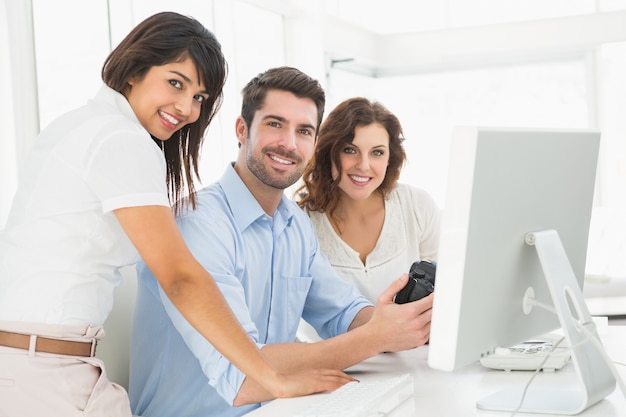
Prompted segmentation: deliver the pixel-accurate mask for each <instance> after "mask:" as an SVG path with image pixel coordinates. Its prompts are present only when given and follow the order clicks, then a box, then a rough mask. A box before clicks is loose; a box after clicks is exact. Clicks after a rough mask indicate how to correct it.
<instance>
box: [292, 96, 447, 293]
mask: <svg viewBox="0 0 626 417" xmlns="http://www.w3.org/2000/svg"><path fill="white" fill-rule="evenodd" d="M403 140H404V138H403V132H402V126H401V124H400V121H399V120H398V118H397V117H396V116H395V115H394V114H393V113H391V112H390V111H389V110H387V109H386V108H385V107H384V106H383V105H382V104H381V103H378V102H371V101H369V100H368V99H366V98H362V97H356V98H351V99H348V100H345V101H344V102H342V103H340V104H339V105H338V106H337V107H335V109H333V111H331V112H330V113H329V114H328V116H327V118H326V120H324V123H322V126H321V127H320V133H319V136H318V140H317V146H316V149H315V154H314V156H313V158H312V159H311V161H310V163H309V164H308V166H307V168H306V170H305V172H304V174H303V181H304V184H303V185H302V186H301V187H300V188H299V189H298V190H297V191H296V196H297V199H298V204H299V205H300V207H302V208H304V209H305V210H306V211H307V212H308V214H309V216H310V217H311V220H312V222H313V225H314V226H315V231H316V234H317V237H318V239H319V242H320V246H321V249H322V251H323V252H324V253H325V254H326V255H327V256H328V258H329V260H330V262H331V264H332V265H333V266H334V267H335V269H336V270H337V271H338V272H339V274H340V275H341V276H342V277H344V278H345V279H347V280H350V281H352V282H354V283H355V284H356V286H357V288H358V289H359V290H360V291H361V293H362V294H363V295H365V296H366V297H367V298H368V299H369V300H370V301H372V302H375V301H376V299H377V298H378V295H380V293H381V292H382V291H383V290H384V289H386V288H387V287H388V286H389V283H390V282H391V281H392V280H394V279H397V278H398V277H399V276H400V275H401V274H403V273H408V272H409V268H410V266H411V264H412V263H413V262H415V261H417V260H420V259H424V258H429V259H431V260H436V258H437V246H438V242H439V209H438V208H437V206H436V204H435V202H434V201H433V199H432V198H431V197H430V195H429V194H427V193H426V192H425V191H423V190H420V189H417V188H415V187H413V186H410V185H407V184H399V183H398V179H399V177H400V171H401V169H402V166H403V165H404V162H405V160H406V153H405V150H404V147H403V144H402V142H403Z"/></svg>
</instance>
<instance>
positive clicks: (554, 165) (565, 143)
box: [428, 127, 615, 414]
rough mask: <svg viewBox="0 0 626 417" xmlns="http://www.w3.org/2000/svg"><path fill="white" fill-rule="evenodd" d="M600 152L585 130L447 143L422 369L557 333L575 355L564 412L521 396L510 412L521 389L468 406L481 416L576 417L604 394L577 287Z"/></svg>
mask: <svg viewBox="0 0 626 417" xmlns="http://www.w3.org/2000/svg"><path fill="white" fill-rule="evenodd" d="M599 144H600V132H599V131H597V130H591V129H589V130H571V129H570V130H565V129H522V128H518V129H516V128H476V127H459V128H456V129H455V130H454V132H453V137H452V146H451V152H450V166H449V177H448V188H447V197H446V202H445V206H444V212H443V219H442V225H441V227H442V229H441V240H440V245H439V253H438V263H437V277H436V286H435V298H434V304H433V318H432V328H431V338H430V346H429V358H428V362H429V365H430V366H431V367H432V368H434V369H439V370H444V371H453V370H455V369H458V368H460V367H463V366H465V365H467V364H470V363H473V362H476V361H478V360H479V359H480V358H481V357H482V356H483V355H488V354H490V353H492V352H493V351H494V350H495V348H497V347H502V346H511V345H514V344H517V343H520V342H522V341H525V340H529V339H532V338H535V337H538V336H540V335H542V334H544V333H547V332H551V331H554V330H557V329H562V330H563V332H564V334H565V336H566V342H567V343H569V344H570V346H578V347H577V348H575V349H573V351H572V362H573V365H574V366H575V367H576V371H577V372H576V374H577V376H578V378H579V379H580V382H581V384H580V385H581V390H580V392H576V393H567V394H565V396H568V398H569V399H568V400H567V401H565V403H564V402H563V401H560V400H559V398H560V397H563V396H564V394H562V393H561V394H559V393H554V392H548V391H547V390H546V389H545V388H542V389H541V390H537V391H533V390H532V386H530V389H529V390H528V392H526V393H525V394H524V395H525V396H524V398H525V400H524V403H523V404H521V406H520V404H519V399H520V396H521V393H522V390H523V388H524V387H513V389H512V390H509V391H508V392H506V393H503V394H500V393H498V394H496V395H494V396H493V398H488V399H485V400H480V401H478V403H477V406H478V408H480V409H487V410H496V411H514V410H519V411H522V412H541V413H547V414H577V413H578V412H580V411H582V410H584V409H585V408H587V407H588V406H590V405H591V404H594V403H595V402H597V401H599V400H600V399H602V398H604V397H605V396H606V395H608V394H609V393H610V392H612V391H613V389H614V388H615V379H614V378H613V376H612V374H611V371H610V370H609V368H607V365H606V364H605V363H604V361H603V358H602V356H601V355H600V354H599V353H598V351H597V350H596V349H595V348H594V347H593V346H592V345H593V343H591V341H590V339H589V337H588V336H585V334H584V333H583V332H582V331H581V329H580V327H581V326H582V327H583V330H586V329H588V330H590V333H589V332H588V333H587V334H588V335H589V334H592V335H593V337H594V338H595V339H597V333H596V332H595V329H593V328H592V326H590V325H588V324H587V322H591V321H592V320H591V317H590V316H589V312H588V310H587V307H586V305H585V303H584V300H583V299H582V284H583V277H584V270H585V261H586V252H587V239H588V233H589V223H590V218H591V209H592V205H593V196H594V185H595V176H596V166H597V159H598V152H599ZM587 342H588V343H587ZM587 368H591V369H592V370H593V372H591V371H590V370H589V369H587ZM539 391H540V392H539ZM518 407H520V408H518Z"/></svg>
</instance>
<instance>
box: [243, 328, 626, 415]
mask: <svg viewBox="0 0 626 417" xmlns="http://www.w3.org/2000/svg"><path fill="white" fill-rule="evenodd" d="M599 334H600V337H601V339H602V341H603V343H604V346H605V349H606V351H607V353H608V354H609V356H610V357H611V358H612V359H613V361H615V362H621V363H626V326H608V327H606V328H604V330H602V329H601V330H599ZM427 357H428V347H427V346H423V347H420V348H417V349H414V350H411V351H406V352H400V353H386V354H381V355H378V356H375V357H373V358H370V359H368V360H367V361H364V362H362V363H360V364H358V365H355V366H353V367H351V368H349V369H348V370H347V372H348V373H350V374H351V375H354V376H355V377H356V378H357V379H360V380H362V381H365V380H368V379H376V378H377V377H380V376H388V375H400V374H404V373H406V372H411V374H412V375H413V379H414V387H415V396H414V398H413V401H411V400H409V401H407V402H405V403H404V404H402V406H401V407H399V408H398V409H396V410H395V411H394V413H393V415H392V416H393V417H405V416H406V417H409V416H411V417H413V416H416V415H419V416H433V417H434V416H445V417H448V416H491V417H494V416H509V415H510V413H496V412H485V411H481V410H478V409H476V400H478V399H481V398H483V397H486V396H488V395H489V394H492V393H493V392H495V391H498V390H499V389H502V388H506V387H508V386H523V385H525V384H526V382H527V381H528V379H529V378H530V376H531V374H532V372H519V371H513V372H504V371H496V370H490V369H486V368H483V367H482V366H481V365H480V364H478V363H476V364H473V365H470V366H468V367H465V368H463V369H462V370H459V371H456V372H442V371H436V370H433V369H431V368H430V367H429V366H428V363H427ZM616 367H617V370H618V372H619V373H620V375H621V376H622V379H626V368H625V367H624V366H621V365H616ZM541 385H546V386H559V387H562V388H566V387H568V386H571V387H574V386H576V376H575V370H574V368H573V366H572V365H571V362H570V363H568V364H567V365H566V366H565V367H563V369H561V370H559V371H556V372H545V373H544V372H541V373H540V374H539V375H537V377H536V378H535V380H534V381H533V382H532V386H541ZM314 397H315V396H307V397H299V398H281V399H277V400H274V401H272V402H270V403H268V404H267V405H265V406H263V407H261V408H259V409H257V410H255V411H253V412H251V413H248V414H246V416H247V417H281V416H285V417H287V416H293V415H294V414H295V412H296V411H299V410H301V409H302V408H304V407H305V406H306V405H308V404H310V403H311V402H313V401H315V398H314ZM519 415H524V416H537V417H539V416H540V414H519ZM578 416H584V417H590V416H594V417H611V416H626V399H625V398H624V397H623V396H622V392H621V391H620V389H619V387H616V388H615V391H613V393H611V394H610V395H609V396H607V397H606V398H605V399H604V400H602V401H600V402H598V403H596V404H595V405H593V406H591V407H590V408H588V409H587V410H585V411H584V412H582V413H580V414H578ZM390 417H391V416H390ZM552 417H554V416H552Z"/></svg>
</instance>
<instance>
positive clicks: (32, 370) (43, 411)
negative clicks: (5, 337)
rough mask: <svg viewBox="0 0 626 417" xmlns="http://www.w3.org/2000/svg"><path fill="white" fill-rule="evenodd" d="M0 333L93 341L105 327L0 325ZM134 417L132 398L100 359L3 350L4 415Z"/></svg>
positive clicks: (0, 391)
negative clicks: (108, 373) (113, 379)
mask: <svg viewBox="0 0 626 417" xmlns="http://www.w3.org/2000/svg"><path fill="white" fill-rule="evenodd" d="M0 330H4V331H9V332H18V333H24V334H36V335H39V336H45V337H53V338H64V339H70V340H75V341H89V340H91V339H93V338H96V339H97V338H100V337H102V336H103V334H104V332H103V331H102V329H101V328H92V327H88V328H85V327H66V326H51V325H37V324H24V323H15V322H0ZM43 416H45V417H130V416H131V412H130V404H129V400H128V394H127V393H126V391H125V390H124V388H122V387H121V386H119V385H117V384H114V383H112V382H110V381H109V380H108V379H107V377H106V372H105V370H104V364H103V363H102V361H101V360H100V359H98V358H89V357H79V356H64V355H53V354H48V353H39V352H33V351H32V350H31V351H28V350H22V349H14V348H9V347H4V346H0V417H43Z"/></svg>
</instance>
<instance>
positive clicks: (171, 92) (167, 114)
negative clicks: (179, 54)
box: [125, 58, 208, 140]
mask: <svg viewBox="0 0 626 417" xmlns="http://www.w3.org/2000/svg"><path fill="white" fill-rule="evenodd" d="M129 86H130V88H129V90H128V92H126V94H125V95H126V99H127V100H128V102H129V103H130V105H131V107H132V108H133V111H134V112H135V115H136V116H137V118H138V119H139V122H140V123H141V125H142V126H143V127H144V128H145V129H146V130H147V131H148V132H150V134H151V135H152V136H154V137H156V138H158V139H160V140H167V139H169V138H170V137H172V135H173V134H174V132H176V131H178V130H180V129H181V128H182V127H183V126H185V125H188V124H190V123H194V122H195V121H196V120H198V117H199V116H200V106H201V105H202V102H203V101H204V100H206V99H208V94H207V92H206V90H205V88H204V84H203V83H202V82H201V81H200V80H199V79H198V71H197V70H196V65H195V64H194V63H193V61H192V60H191V59H189V58H187V59H185V60H184V61H182V62H172V63H169V64H165V65H162V66H155V67H151V68H150V69H149V70H148V72H147V73H146V75H145V77H143V78H142V79H136V78H133V79H132V80H130V81H129Z"/></svg>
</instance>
